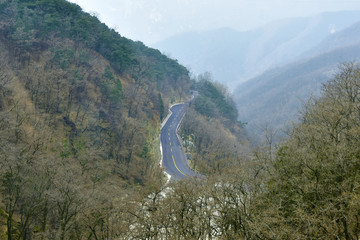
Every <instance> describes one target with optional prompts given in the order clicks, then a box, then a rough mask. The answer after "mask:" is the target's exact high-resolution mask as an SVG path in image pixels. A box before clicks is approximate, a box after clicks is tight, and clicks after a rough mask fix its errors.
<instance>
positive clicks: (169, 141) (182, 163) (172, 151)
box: [160, 103, 203, 180]
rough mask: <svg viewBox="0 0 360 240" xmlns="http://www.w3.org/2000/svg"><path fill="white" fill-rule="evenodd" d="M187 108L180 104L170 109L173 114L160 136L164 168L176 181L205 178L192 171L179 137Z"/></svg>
mask: <svg viewBox="0 0 360 240" xmlns="http://www.w3.org/2000/svg"><path fill="white" fill-rule="evenodd" d="M186 106H187V105H186V104H185V103H180V104H177V105H174V106H172V107H171V108H170V111H171V112H172V113H171V115H170V117H169V118H168V120H167V121H166V123H165V125H164V126H163V127H162V129H161V134H160V141H161V147H162V157H163V159H162V164H163V167H164V168H165V170H166V172H167V173H168V174H170V175H171V177H172V178H174V179H176V180H179V179H183V178H187V177H199V178H202V177H203V176H202V175H201V174H198V173H196V172H194V171H193V170H192V169H190V167H189V165H188V164H187V160H186V156H185V153H184V150H183V148H182V145H181V144H180V140H179V138H178V135H177V129H178V127H179V125H180V122H181V120H182V118H183V117H184V114H185V109H186Z"/></svg>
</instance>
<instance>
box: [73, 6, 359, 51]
mask: <svg viewBox="0 0 360 240" xmlns="http://www.w3.org/2000/svg"><path fill="white" fill-rule="evenodd" d="M70 2H74V3H77V4H79V5H80V6H81V7H82V8H83V10H85V11H87V12H90V13H93V14H96V15H97V16H98V17H99V18H100V20H101V21H102V22H104V23H106V24H107V25H108V26H109V27H111V28H114V29H116V30H117V31H118V32H119V33H120V34H121V35H123V36H125V37H128V38H131V39H133V40H140V41H142V42H144V43H145V44H151V43H154V42H156V41H159V40H162V39H165V38H167V37H170V36H172V35H175V34H178V33H181V32H185V31H193V30H209V29H215V28H220V27H231V28H234V29H237V30H241V31H243V30H249V29H253V28H256V27H259V26H261V25H264V24H266V23H268V22H270V21H272V20H276V19H281V18H287V17H300V16H312V15H316V14H318V13H321V12H333V11H340V10H360V0H70Z"/></svg>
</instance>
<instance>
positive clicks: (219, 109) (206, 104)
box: [194, 73, 238, 122]
mask: <svg viewBox="0 0 360 240" xmlns="http://www.w3.org/2000/svg"><path fill="white" fill-rule="evenodd" d="M195 88H196V90H198V91H199V93H200V96H199V97H198V98H197V99H196V100H195V103H194V104H195V110H196V111H197V112H199V113H200V114H202V115H205V116H208V117H216V118H219V117H223V118H226V119H229V120H230V121H232V122H236V121H237V118H238V112H237V110H236V106H235V103H234V102H233V100H232V98H231V97H230V96H229V93H228V92H227V90H226V88H225V87H224V86H223V85H221V84H219V83H215V82H213V81H212V80H211V76H210V75H209V74H208V73H205V74H203V75H200V76H199V77H198V81H197V82H196V85H195Z"/></svg>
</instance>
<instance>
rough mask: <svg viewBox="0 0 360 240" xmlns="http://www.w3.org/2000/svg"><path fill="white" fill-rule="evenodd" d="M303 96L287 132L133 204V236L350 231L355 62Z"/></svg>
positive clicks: (355, 201) (359, 76)
mask: <svg viewBox="0 0 360 240" xmlns="http://www.w3.org/2000/svg"><path fill="white" fill-rule="evenodd" d="M321 94H322V95H321V97H320V98H315V99H312V100H310V101H309V102H308V103H307V104H306V105H305V106H304V111H303V112H302V113H301V122H300V123H299V124H297V125H296V126H295V127H294V129H293V130H292V131H291V132H290V133H289V138H288V139H287V140H285V141H284V142H282V143H281V144H278V145H275V144H274V142H273V140H272V135H271V132H268V135H267V140H268V141H267V142H266V144H265V145H264V146H263V147H261V148H259V149H257V150H255V151H254V152H253V153H252V154H249V155H248V157H247V158H243V157H242V158H239V161H233V164H232V165H230V166H227V167H225V168H222V171H218V172H217V173H216V174H212V175H210V176H209V177H208V178H207V181H194V180H193V181H185V182H182V183H181V184H174V185H171V188H168V189H166V195H165V196H164V195H162V194H160V193H159V192H157V193H154V194H153V195H151V196H149V199H147V200H144V201H142V206H144V209H143V210H141V209H139V208H137V211H136V216H137V219H138V225H136V227H135V228H134V229H133V231H132V234H133V235H132V236H135V238H139V239H358V238H359V236H360V229H359V224H360V220H359V219H360V218H359V217H360V214H359V213H360V204H359V197H360V195H359V182H360V179H359V173H360V165H359V159H360V142H359V135H360V129H359V126H360V118H359V116H360V97H359V96H360V66H358V65H354V64H352V63H348V64H345V65H343V66H342V67H341V69H340V71H339V73H338V74H337V75H336V76H335V77H334V78H333V79H332V80H331V81H329V82H327V83H326V84H324V85H323V87H322V93H321Z"/></svg>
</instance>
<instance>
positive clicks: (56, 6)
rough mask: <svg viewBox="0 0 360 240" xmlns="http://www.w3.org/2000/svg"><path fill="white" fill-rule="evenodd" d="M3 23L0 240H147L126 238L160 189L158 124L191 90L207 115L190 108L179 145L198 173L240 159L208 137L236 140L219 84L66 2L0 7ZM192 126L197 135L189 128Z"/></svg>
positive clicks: (230, 108) (15, 2)
mask: <svg viewBox="0 0 360 240" xmlns="http://www.w3.org/2000/svg"><path fill="white" fill-rule="evenodd" d="M0 16H1V17H0V135H1V138H0V239H138V238H139V236H143V235H141V234H140V235H137V234H139V232H138V230H136V231H135V230H134V229H135V227H140V226H142V225H141V224H142V223H143V222H142V219H141V217H144V216H148V214H146V213H147V212H149V211H151V210H154V209H153V208H151V206H150V207H149V206H148V205H149V197H150V196H153V195H152V194H150V193H153V194H158V193H159V191H160V190H161V189H162V188H163V186H164V184H165V182H166V179H165V177H164V174H163V169H161V168H160V164H159V161H160V159H161V156H160V149H159V133H160V123H161V122H162V120H163V119H164V118H165V117H166V115H167V109H168V107H169V105H170V104H172V103H175V102H180V101H184V100H187V99H189V98H190V89H191V88H196V89H198V91H199V92H200V95H199V99H203V100H205V102H207V103H211V104H213V105H215V109H214V110H213V112H211V113H210V112H206V111H203V110H202V109H203V107H202V104H199V103H198V102H195V104H193V106H197V107H196V109H197V110H196V111H195V110H190V112H189V114H187V115H186V116H187V117H186V118H185V119H184V125H183V126H184V129H186V133H187V134H185V135H184V138H186V139H189V137H190V136H192V137H193V139H194V136H196V139H195V140H193V139H191V141H192V142H194V143H195V144H196V146H199V148H195V149H193V150H191V151H190V149H189V152H191V153H193V152H192V151H196V153H198V155H196V154H193V158H192V161H193V163H194V164H193V165H194V167H196V168H197V169H198V170H200V171H203V170H204V171H205V170H206V172H205V173H209V174H210V173H214V172H215V171H214V169H215V168H214V166H216V162H217V159H222V162H228V161H230V162H231V161H232V160H233V159H238V152H237V151H234V149H231V152H230V153H231V154H232V155H231V158H230V157H229V156H230V153H227V150H229V148H227V149H224V150H223V151H222V153H223V154H222V155H221V156H220V155H219V156H217V155H215V154H214V153H216V149H211V148H212V146H214V144H215V143H216V141H215V140H214V137H215V134H214V132H212V133H211V135H206V134H207V133H206V132H205V131H206V130H207V129H211V128H213V127H214V126H216V127H217V128H218V129H222V132H221V134H225V135H223V136H220V135H218V134H217V139H220V140H221V141H222V142H224V144H225V142H231V143H232V144H233V145H232V146H234V147H235V145H236V146H238V145H239V143H238V139H240V137H243V135H242V134H243V133H242V130H241V129H240V127H239V126H238V124H237V121H236V117H237V113H236V109H235V108H234V105H233V103H232V101H231V100H230V98H229V97H228V96H226V92H224V91H223V90H221V87H220V85H217V86H216V84H215V85H214V84H213V83H211V82H209V83H207V82H201V81H200V82H199V83H195V81H194V80H191V79H190V78H189V74H188V71H187V69H186V68H185V67H183V66H181V65H179V64H178V63H177V61H175V60H172V59H169V58H167V57H166V56H164V55H162V54H161V53H160V52H159V51H158V50H155V49H151V48H148V47H146V46H144V45H143V44H142V43H141V42H133V41H131V40H129V39H126V38H124V37H121V36H120V35H119V34H118V33H116V32H115V31H114V30H112V29H109V28H108V27H107V26H106V25H104V24H103V23H101V22H100V21H99V20H98V19H97V18H96V17H94V16H91V15H89V14H87V13H84V12H83V11H82V10H81V8H80V7H79V6H77V5H75V4H71V3H69V2H66V1H63V0H36V1H33V0H32V1H26V0H11V1H0ZM200 102H201V101H200ZM192 117H195V118H196V123H197V124H198V125H197V126H200V125H201V126H203V127H204V128H200V129H197V126H193V125H192V124H191V122H188V123H189V124H190V125H187V124H185V123H186V121H187V120H188V118H190V119H191V118H192ZM201 121H204V122H201ZM186 126H188V127H186ZM232 129H237V130H236V131H237V134H238V136H237V137H235V136H234V134H233V133H231V130H232ZM204 136H206V138H207V140H206V141H203V140H202V139H205V137H204ZM198 139H200V140H199V141H198ZM203 151H205V152H211V153H212V155H211V158H207V157H206V158H204V157H202V156H203ZM209 156H210V155H209ZM200 158H201V159H200ZM196 159H200V160H198V161H197V160H196ZM195 163H198V164H195ZM200 163H201V164H200ZM217 169H223V168H219V167H217ZM142 211H146V212H145V213H144V212H142ZM143 230H144V231H145V229H143ZM141 231H142V230H141ZM152 237H153V235H150V236H149V237H147V238H152Z"/></svg>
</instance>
